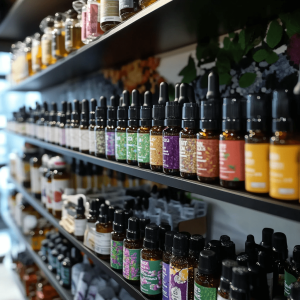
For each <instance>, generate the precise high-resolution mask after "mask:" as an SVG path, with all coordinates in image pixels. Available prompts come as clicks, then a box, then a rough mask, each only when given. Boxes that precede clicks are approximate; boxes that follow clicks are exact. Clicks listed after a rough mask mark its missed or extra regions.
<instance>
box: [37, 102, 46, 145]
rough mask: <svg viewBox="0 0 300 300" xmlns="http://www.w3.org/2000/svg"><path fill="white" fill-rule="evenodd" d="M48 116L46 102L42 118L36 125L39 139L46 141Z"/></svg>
mask: <svg viewBox="0 0 300 300" xmlns="http://www.w3.org/2000/svg"><path fill="white" fill-rule="evenodd" d="M46 115H47V117H48V103H47V102H44V103H43V108H42V109H41V111H40V118H39V120H38V121H37V123H36V127H37V138H38V139H40V140H44V136H45V134H44V130H45V121H46V119H45V116H46Z"/></svg>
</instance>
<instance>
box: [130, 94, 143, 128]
mask: <svg viewBox="0 0 300 300" xmlns="http://www.w3.org/2000/svg"><path fill="white" fill-rule="evenodd" d="M131 95H132V102H131V105H130V106H129V109H128V119H129V120H128V126H138V123H139V122H138V120H139V119H140V99H139V98H140V94H139V92H138V90H133V91H132V94H131Z"/></svg>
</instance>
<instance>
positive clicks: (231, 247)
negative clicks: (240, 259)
mask: <svg viewBox="0 0 300 300" xmlns="http://www.w3.org/2000/svg"><path fill="white" fill-rule="evenodd" d="M221 256H222V260H223V259H234V260H235V259H236V254H235V243H234V242H233V241H226V242H223V243H221Z"/></svg>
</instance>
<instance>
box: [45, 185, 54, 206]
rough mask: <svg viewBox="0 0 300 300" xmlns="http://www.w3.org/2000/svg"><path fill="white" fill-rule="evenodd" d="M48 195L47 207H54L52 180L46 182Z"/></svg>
mask: <svg viewBox="0 0 300 300" xmlns="http://www.w3.org/2000/svg"><path fill="white" fill-rule="evenodd" d="M46 195H47V202H46V207H47V209H52V197H53V193H52V185H51V182H47V184H46Z"/></svg>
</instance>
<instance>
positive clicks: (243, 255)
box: [236, 252, 273, 282]
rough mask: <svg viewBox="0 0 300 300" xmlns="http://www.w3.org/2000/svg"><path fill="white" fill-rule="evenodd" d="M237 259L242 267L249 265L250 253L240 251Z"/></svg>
mask: <svg viewBox="0 0 300 300" xmlns="http://www.w3.org/2000/svg"><path fill="white" fill-rule="evenodd" d="M236 261H237V263H238V265H239V266H240V267H248V255H247V254H246V253H245V252H242V253H240V254H239V255H238V256H237V257H236ZM272 282H273V281H272Z"/></svg>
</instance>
